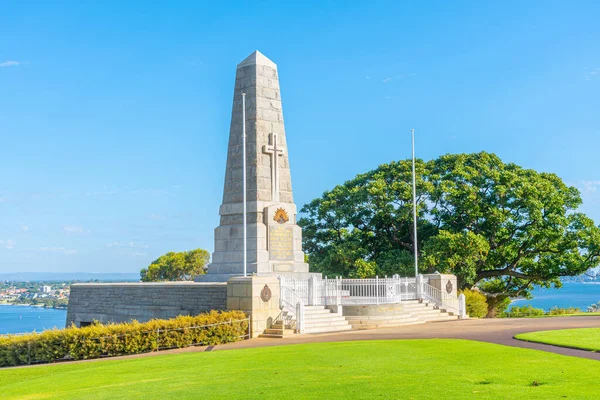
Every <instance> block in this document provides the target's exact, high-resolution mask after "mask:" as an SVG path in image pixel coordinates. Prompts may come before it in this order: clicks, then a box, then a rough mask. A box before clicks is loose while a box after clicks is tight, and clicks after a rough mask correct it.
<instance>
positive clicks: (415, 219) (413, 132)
mask: <svg viewBox="0 0 600 400" xmlns="http://www.w3.org/2000/svg"><path fill="white" fill-rule="evenodd" d="M410 133H411V135H412V180H413V181H412V184H413V231H414V239H413V240H414V241H413V247H414V250H415V278H416V277H417V276H418V275H419V250H418V249H417V182H416V173H415V130H414V129H411V130H410Z"/></svg>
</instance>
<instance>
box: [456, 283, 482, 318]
mask: <svg viewBox="0 0 600 400" xmlns="http://www.w3.org/2000/svg"><path fill="white" fill-rule="evenodd" d="M462 293H463V294H464V295H465V301H466V303H467V315H468V316H469V317H473V318H485V316H486V315H487V313H488V304H487V301H486V298H485V295H484V294H483V293H481V292H478V291H475V290H470V289H465V290H463V291H462Z"/></svg>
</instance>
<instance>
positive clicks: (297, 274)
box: [194, 272, 323, 282]
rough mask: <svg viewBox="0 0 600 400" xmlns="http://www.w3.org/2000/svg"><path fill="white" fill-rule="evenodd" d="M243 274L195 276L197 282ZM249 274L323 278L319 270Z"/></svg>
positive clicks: (224, 278)
mask: <svg viewBox="0 0 600 400" xmlns="http://www.w3.org/2000/svg"><path fill="white" fill-rule="evenodd" d="M243 276H244V275H243V274H210V273H209V274H204V275H197V276H195V277H194V281H195V282H227V281H228V280H229V279H231V278H239V277H243ZM248 276H260V277H274V278H279V277H280V276H283V277H284V278H286V279H308V278H310V277H311V276H315V277H317V278H318V279H322V278H323V275H322V274H321V273H318V272H263V273H258V274H248Z"/></svg>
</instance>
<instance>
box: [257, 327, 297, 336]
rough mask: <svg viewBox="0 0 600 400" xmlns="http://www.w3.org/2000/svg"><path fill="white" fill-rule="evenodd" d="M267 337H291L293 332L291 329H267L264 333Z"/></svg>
mask: <svg viewBox="0 0 600 400" xmlns="http://www.w3.org/2000/svg"><path fill="white" fill-rule="evenodd" d="M264 333H266V334H268V335H283V336H291V335H293V334H294V331H293V330H291V329H273V328H267V329H265V332H264Z"/></svg>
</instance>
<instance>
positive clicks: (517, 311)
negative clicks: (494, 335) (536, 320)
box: [502, 304, 546, 318]
mask: <svg viewBox="0 0 600 400" xmlns="http://www.w3.org/2000/svg"><path fill="white" fill-rule="evenodd" d="M545 314H546V311H544V310H543V309H541V308H535V307H533V306H532V305H531V304H528V305H526V306H523V307H519V306H512V307H511V308H510V310H508V311H506V312H504V313H503V314H502V316H503V317H506V318H523V317H539V316H541V315H545Z"/></svg>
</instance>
